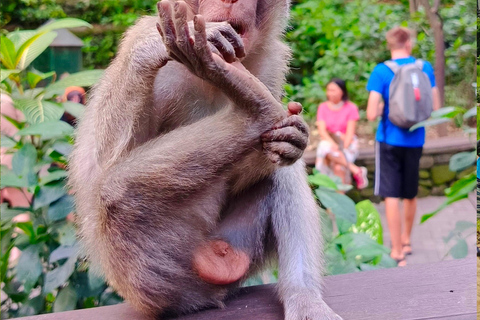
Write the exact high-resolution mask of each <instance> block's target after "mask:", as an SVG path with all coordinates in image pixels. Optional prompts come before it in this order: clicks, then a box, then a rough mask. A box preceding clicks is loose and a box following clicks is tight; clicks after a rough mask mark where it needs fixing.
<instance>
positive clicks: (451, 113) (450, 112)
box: [431, 107, 464, 119]
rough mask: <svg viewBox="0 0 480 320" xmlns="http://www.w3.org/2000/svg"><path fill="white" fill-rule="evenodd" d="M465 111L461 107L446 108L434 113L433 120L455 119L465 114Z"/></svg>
mask: <svg viewBox="0 0 480 320" xmlns="http://www.w3.org/2000/svg"><path fill="white" fill-rule="evenodd" d="M463 112H464V109H463V108H459V107H444V108H440V109H438V110H435V111H433V112H432V115H431V117H432V118H433V119H439V118H450V119H452V118H455V116H456V115H457V114H460V113H463Z"/></svg>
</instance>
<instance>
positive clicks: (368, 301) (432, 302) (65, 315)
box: [23, 258, 477, 320]
mask: <svg viewBox="0 0 480 320" xmlns="http://www.w3.org/2000/svg"><path fill="white" fill-rule="evenodd" d="M325 292H326V294H325V299H326V301H327V302H328V304H329V305H330V306H331V307H332V308H333V309H334V310H336V311H337V312H338V314H340V315H341V316H342V317H343V318H344V319H345V320H349V319H355V320H397V319H398V320H420V319H422V320H426V319H454V320H473V319H476V309H477V308H476V258H468V259H463V260H453V261H444V262H440V263H435V264H427V265H415V266H408V267H405V268H393V269H384V270H375V271H368V272H360V273H353V274H346V275H338V276H331V277H327V278H326V280H325ZM282 312H283V311H282V307H281V305H280V303H279V302H278V300H277V299H276V297H275V294H274V287H273V286H272V285H266V286H256V287H249V288H242V289H240V290H239V292H238V293H237V294H236V296H235V297H233V298H232V299H230V300H228V301H227V303H226V308H225V309H209V310H205V311H201V312H199V313H196V314H192V315H187V316H183V317H179V318H177V319H180V320H193V319H194V320H212V319H215V320H227V319H228V320H236V319H248V320H250V319H262V320H277V319H282V318H283V316H282ZM23 319H26V320H84V319H88V320H95V319H101V320H146V318H144V317H142V316H141V315H140V314H139V313H137V312H135V311H133V310H132V309H131V308H130V307H129V306H128V305H127V304H121V305H116V306H109V307H100V308H94V309H84V310H77V311H68V312H61V313H55V314H48V315H40V316H33V317H27V318H23Z"/></svg>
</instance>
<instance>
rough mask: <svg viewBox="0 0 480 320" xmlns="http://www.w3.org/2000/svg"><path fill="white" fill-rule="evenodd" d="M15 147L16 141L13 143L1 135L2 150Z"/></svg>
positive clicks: (10, 139)
mask: <svg viewBox="0 0 480 320" xmlns="http://www.w3.org/2000/svg"><path fill="white" fill-rule="evenodd" d="M16 145H17V141H15V140H13V139H12V138H10V137H8V136H6V135H3V134H2V138H1V146H2V148H13V147H15V146H16Z"/></svg>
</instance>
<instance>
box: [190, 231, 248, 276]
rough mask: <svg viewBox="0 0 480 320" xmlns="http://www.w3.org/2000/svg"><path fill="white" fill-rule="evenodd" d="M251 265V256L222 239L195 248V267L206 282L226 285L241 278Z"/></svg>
mask: <svg viewBox="0 0 480 320" xmlns="http://www.w3.org/2000/svg"><path fill="white" fill-rule="evenodd" d="M249 266H250V258H249V256H248V255H247V254H246V253H245V252H243V251H241V250H238V249H235V248H233V247H232V246H230V245H229V244H228V243H227V242H225V241H222V240H213V241H209V242H207V243H205V244H204V245H202V246H200V247H198V248H197V249H196V250H195V253H194V256H193V268H194V269H195V271H196V272H197V273H198V275H199V277H200V278H201V279H202V280H204V281H205V282H208V283H211V284H217V285H226V284H230V283H233V282H235V281H238V280H240V279H241V278H242V277H243V276H244V275H245V274H246V273H247V271H248V268H249Z"/></svg>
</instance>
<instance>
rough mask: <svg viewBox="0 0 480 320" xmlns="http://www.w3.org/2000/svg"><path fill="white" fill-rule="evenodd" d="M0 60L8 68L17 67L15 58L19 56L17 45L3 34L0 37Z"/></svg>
mask: <svg viewBox="0 0 480 320" xmlns="http://www.w3.org/2000/svg"><path fill="white" fill-rule="evenodd" d="M0 42H1V44H2V45H1V46H0V61H1V62H2V63H3V65H4V66H5V67H7V68H8V69H16V68H15V67H16V64H15V59H16V58H17V52H16V50H15V45H14V44H13V42H12V41H11V40H10V39H8V38H7V37H5V36H4V35H2V36H1V37H0Z"/></svg>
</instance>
